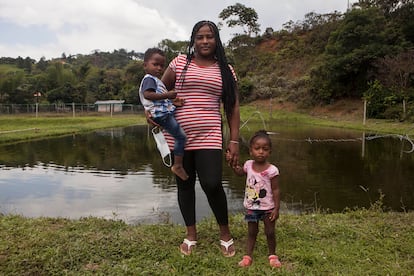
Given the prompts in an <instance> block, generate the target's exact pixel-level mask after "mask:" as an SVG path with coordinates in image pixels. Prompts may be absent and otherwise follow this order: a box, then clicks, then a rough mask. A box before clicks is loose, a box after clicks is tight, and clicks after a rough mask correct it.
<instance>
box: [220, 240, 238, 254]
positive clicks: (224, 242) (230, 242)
mask: <svg viewBox="0 0 414 276" xmlns="http://www.w3.org/2000/svg"><path fill="white" fill-rule="evenodd" d="M233 244H234V241H233V239H230V240H228V241H223V240H220V245H221V246H224V248H225V249H226V251H225V252H223V255H224V256H225V257H233V256H234V255H235V254H236V250H233V251H232V252H229V247H230V246H232V245H233Z"/></svg>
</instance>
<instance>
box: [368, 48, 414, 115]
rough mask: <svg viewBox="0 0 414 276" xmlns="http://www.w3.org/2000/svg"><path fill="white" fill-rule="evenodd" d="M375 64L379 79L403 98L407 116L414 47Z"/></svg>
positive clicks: (413, 72) (413, 73)
mask: <svg viewBox="0 0 414 276" xmlns="http://www.w3.org/2000/svg"><path fill="white" fill-rule="evenodd" d="M375 65H376V66H377V68H378V74H377V76H378V79H379V81H380V82H381V83H382V84H383V85H384V86H386V87H387V88H388V89H390V90H391V91H393V93H394V94H395V95H397V96H398V97H399V98H400V99H401V98H402V103H403V117H404V118H405V116H406V100H407V99H409V98H410V90H412V89H411V84H412V83H411V82H412V81H413V80H412V78H413V76H414V49H411V50H408V51H405V52H402V53H400V54H398V55H396V56H386V57H384V58H381V59H379V60H378V61H377V62H376V63H375ZM411 96H414V95H411ZM413 98H414V97H413Z"/></svg>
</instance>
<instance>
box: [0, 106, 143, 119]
mask: <svg viewBox="0 0 414 276" xmlns="http://www.w3.org/2000/svg"><path fill="white" fill-rule="evenodd" d="M143 111H144V108H143V106H142V105H133V104H104V105H97V104H78V103H56V104H37V103H35V104H0V115H14V114H34V115H36V116H37V115H38V114H44V113H49V114H65V113H67V114H72V115H75V114H76V115H92V114H94V113H110V114H113V113H122V114H136V113H142V112H143Z"/></svg>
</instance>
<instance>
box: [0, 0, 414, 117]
mask: <svg viewBox="0 0 414 276" xmlns="http://www.w3.org/2000/svg"><path fill="white" fill-rule="evenodd" d="M413 15H414V0H402V1H397V0H391V1H382V0H360V1H359V2H358V3H357V4H356V5H354V6H353V8H352V9H350V10H349V11H347V12H346V13H344V14H341V13H338V12H333V13H330V14H315V13H309V14H307V15H306V16H305V18H304V19H303V20H301V21H298V22H287V23H286V24H284V26H283V28H282V29H281V30H272V29H270V28H268V29H266V30H265V31H264V33H262V34H260V35H257V36H250V35H248V34H242V35H237V36H235V37H234V38H233V39H232V40H231V41H230V42H229V43H228V45H226V52H227V54H228V58H229V61H230V62H231V63H232V64H233V65H234V67H235V69H236V71H237V74H238V78H239V90H240V95H241V100H242V101H243V102H249V101H252V100H256V99H267V98H275V99H277V100H278V101H286V102H295V103H297V104H299V105H302V106H304V107H306V106H307V105H314V104H321V103H322V104H323V103H325V104H327V103H331V102H332V101H335V100H337V99H341V98H357V99H362V98H364V99H367V100H368V102H369V109H368V116H369V117H375V118H398V119H400V120H407V119H409V120H413V118H414V48H413V46H414V20H412V16H413ZM159 47H161V48H162V49H163V50H165V51H166V53H167V56H168V59H169V60H170V59H171V58H172V57H174V56H175V55H176V54H177V53H179V52H185V47H186V42H185V41H171V40H168V39H165V40H163V41H161V42H160V43H159ZM141 58H142V53H135V52H127V51H126V50H124V49H119V50H115V51H114V52H112V53H104V52H99V51H95V52H94V53H92V54H90V55H76V56H69V57H67V56H65V55H62V57H59V58H56V59H52V60H45V59H41V60H39V61H35V60H32V59H30V58H29V57H27V58H25V59H23V58H18V59H11V58H5V57H3V58H1V59H0V77H1V78H0V104H8V103H33V102H34V99H33V93H34V92H36V91H40V92H42V97H41V99H40V100H41V101H43V102H48V103H51V102H79V103H93V102H95V101H96V100H106V99H122V100H125V101H126V102H127V103H137V101H138V100H137V84H138V83H139V81H140V79H141V78H142V76H143V74H144V72H143V68H142V60H141Z"/></svg>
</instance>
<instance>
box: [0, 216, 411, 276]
mask: <svg viewBox="0 0 414 276" xmlns="http://www.w3.org/2000/svg"><path fill="white" fill-rule="evenodd" d="M230 225H231V230H232V234H233V237H234V239H235V246H236V249H237V253H236V256H235V257H233V258H225V257H223V256H222V255H221V253H220V248H219V245H218V244H219V243H218V229H217V225H216V223H215V221H214V219H212V218H209V219H205V220H203V221H201V222H200V223H199V224H198V230H199V239H198V240H199V243H198V244H197V247H196V249H195V251H194V252H193V254H192V255H191V256H182V255H181V254H180V253H179V250H178V245H179V244H180V243H181V241H182V239H183V237H184V227H183V226H181V225H175V224H160V225H127V224H125V223H124V222H122V221H117V220H104V219H100V218H92V217H90V218H82V219H79V220H68V219H64V218H37V219H32V218H24V217H21V216H17V215H4V216H2V215H0V236H1V240H0V274H1V275H92V274H95V275H272V274H275V273H276V272H277V274H278V275H412V274H411V273H412V272H413V271H414V213H413V212H410V213H393V212H382V211H381V210H376V209H370V210H365V209H361V210H349V211H346V212H344V213H339V214H323V213H314V214H307V215H290V214H282V215H281V217H280V219H279V221H278V222H277V229H276V233H277V242H278V246H277V254H278V255H279V257H280V259H281V261H282V263H283V267H282V268H281V269H272V268H270V266H269V265H268V262H267V249H266V240H265V238H264V234H263V227H262V225H261V227H260V233H259V237H258V242H257V244H256V249H255V251H254V261H253V265H252V266H251V267H249V268H239V267H238V266H237V262H238V261H239V260H240V259H241V257H242V256H243V254H244V247H245V241H246V231H247V230H246V223H245V222H244V221H243V217H242V215H234V216H232V217H231V220H230Z"/></svg>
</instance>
